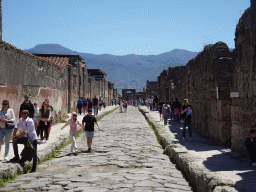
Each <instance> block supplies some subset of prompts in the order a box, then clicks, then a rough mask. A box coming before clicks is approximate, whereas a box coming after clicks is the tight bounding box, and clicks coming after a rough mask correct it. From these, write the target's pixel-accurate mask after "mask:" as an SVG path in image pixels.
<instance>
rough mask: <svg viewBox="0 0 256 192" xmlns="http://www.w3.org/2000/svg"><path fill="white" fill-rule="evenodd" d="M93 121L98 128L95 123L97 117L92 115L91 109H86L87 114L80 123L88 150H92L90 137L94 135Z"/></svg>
mask: <svg viewBox="0 0 256 192" xmlns="http://www.w3.org/2000/svg"><path fill="white" fill-rule="evenodd" d="M94 123H96V125H97V126H98V128H99V130H100V127H99V125H98V123H97V119H96V118H95V116H94V115H92V110H88V114H87V115H86V116H84V118H83V120H82V124H83V126H84V131H85V134H86V138H87V146H88V151H89V152H91V151H92V139H93V137H94Z"/></svg>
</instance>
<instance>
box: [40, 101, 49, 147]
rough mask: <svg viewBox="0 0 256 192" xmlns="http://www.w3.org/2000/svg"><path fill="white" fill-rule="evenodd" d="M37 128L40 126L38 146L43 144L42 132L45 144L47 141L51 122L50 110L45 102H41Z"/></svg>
mask: <svg viewBox="0 0 256 192" xmlns="http://www.w3.org/2000/svg"><path fill="white" fill-rule="evenodd" d="M39 121H40V122H39V126H40V133H41V134H40V135H41V140H40V142H39V144H41V143H43V131H45V143H46V142H47V141H48V137H49V133H48V129H49V126H50V121H51V108H50V107H49V105H48V104H47V102H45V101H44V102H43V104H42V107H41V109H40V111H39Z"/></svg>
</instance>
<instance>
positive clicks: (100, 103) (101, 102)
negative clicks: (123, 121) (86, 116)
mask: <svg viewBox="0 0 256 192" xmlns="http://www.w3.org/2000/svg"><path fill="white" fill-rule="evenodd" d="M102 105H103V99H102V98H101V97H100V98H99V111H101V108H102Z"/></svg>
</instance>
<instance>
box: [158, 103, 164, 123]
mask: <svg viewBox="0 0 256 192" xmlns="http://www.w3.org/2000/svg"><path fill="white" fill-rule="evenodd" d="M163 104H164V102H163V99H161V100H160V102H159V103H158V112H159V115H160V121H162V120H163V116H162V114H163Z"/></svg>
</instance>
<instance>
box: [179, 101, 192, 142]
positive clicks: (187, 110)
mask: <svg viewBox="0 0 256 192" xmlns="http://www.w3.org/2000/svg"><path fill="white" fill-rule="evenodd" d="M192 112H193V108H192V107H191V105H189V102H188V101H186V102H185V105H183V106H182V111H181V114H186V117H185V122H184V127H183V141H185V136H186V128H187V126H188V132H189V139H190V141H192V128H191V113H192ZM184 116H185V115H184Z"/></svg>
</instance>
